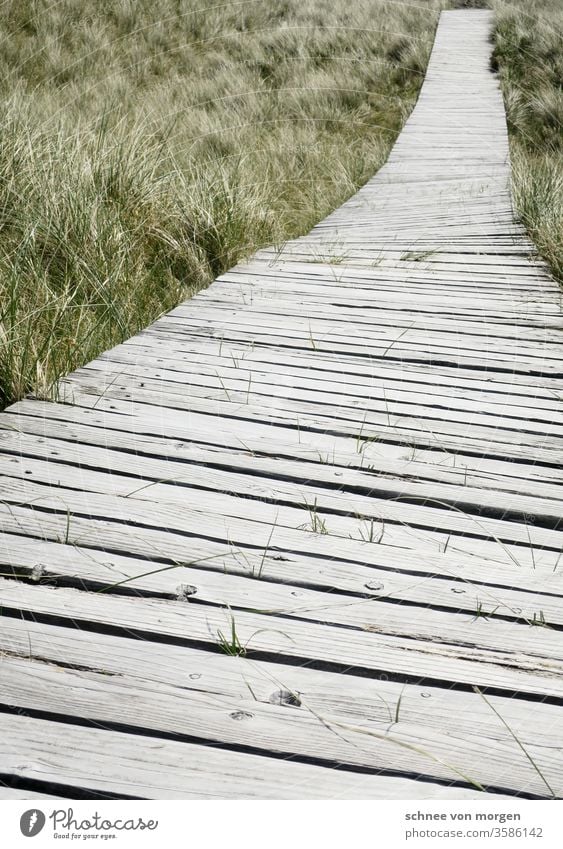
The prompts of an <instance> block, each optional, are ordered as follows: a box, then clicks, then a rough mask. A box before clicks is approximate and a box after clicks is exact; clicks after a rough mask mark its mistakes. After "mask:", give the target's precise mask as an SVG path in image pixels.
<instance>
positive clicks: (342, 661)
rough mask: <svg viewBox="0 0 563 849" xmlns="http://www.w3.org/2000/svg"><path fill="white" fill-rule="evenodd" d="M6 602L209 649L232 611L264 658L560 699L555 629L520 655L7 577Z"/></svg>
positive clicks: (241, 635) (561, 674) (35, 613)
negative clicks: (20, 581) (27, 582)
mask: <svg viewBox="0 0 563 849" xmlns="http://www.w3.org/2000/svg"><path fill="white" fill-rule="evenodd" d="M0 601H1V604H2V608H3V610H4V612H5V614H6V613H7V612H9V611H13V613H14V615H17V616H20V615H22V614H24V613H25V614H27V615H28V616H30V617H31V618H35V617H39V616H43V617H49V618H50V620H51V621H53V620H54V621H55V622H60V621H61V619H66V620H69V624H71V623H72V622H76V623H79V626H80V628H82V629H87V628H88V629H91V628H92V627H93V626H95V627H94V630H101V631H102V632H103V631H105V630H107V629H113V631H114V632H117V633H120V632H121V633H122V635H123V636H126V635H127V634H131V633H132V634H138V635H139V636H144V637H145V638H147V637H149V635H150V639H159V640H163V639H164V640H167V641H169V642H172V643H180V644H182V643H184V644H186V645H190V644H191V645H198V646H204V647H206V648H207V650H208V651H217V650H219V647H220V644H221V639H222V638H221V634H228V635H229V637H230V629H231V627H232V621H233V619H232V618H233V617H234V620H235V626H236V633H237V635H238V639H239V640H240V643H241V645H242V646H246V647H247V650H248V652H249V654H251V655H252V656H256V657H262V658H263V659H270V658H272V657H278V658H279V659H280V660H282V661H283V662H299V663H301V664H305V663H310V662H314V663H317V664H319V665H320V666H321V668H323V667H324V668H327V669H331V670H333V671H340V672H343V671H344V670H352V671H355V672H356V674H364V675H366V676H369V677H372V678H378V677H379V676H380V675H381V674H384V675H393V676H396V677H398V678H399V680H400V679H401V678H402V680H403V681H405V680H408V681H416V682H418V683H422V682H427V683H436V682H438V683H439V684H440V685H441V686H446V687H448V686H462V687H463V688H465V689H470V688H471V687H472V686H474V685H477V686H479V687H481V688H486V689H492V690H496V691H501V692H503V693H506V694H507V695H516V694H523V695H528V696H533V697H537V696H539V697H540V698H552V699H556V700H559V699H561V698H563V662H562V661H561V660H560V657H561V645H560V643H561V639H560V637H559V636H558V635H556V636H555V637H553V636H552V635H549V636H546V634H548V631H547V630H546V629H543V628H535V629H534V636H535V640H534V643H535V641H536V640H537V641H538V643H539V648H538V651H537V653H535V652H534V651H533V650H530V649H529V648H528V649H527V650H525V651H526V653H523V652H520V651H516V652H515V651H513V650H512V648H511V641H507V640H506V637H505V638H504V643H503V645H502V646H501V647H499V648H496V647H495V648H489V647H485V648H480V647H478V646H475V645H474V644H472V643H470V644H467V641H466V640H463V641H462V642H461V643H460V642H456V641H452V642H450V643H442V642H436V641H433V640H432V639H423V638H420V637H419V638H411V637H405V638H402V637H400V636H396V635H394V634H387V633H385V632H378V631H376V630H362V631H360V630H356V629H350V628H341V627H338V626H334V625H325V624H321V623H316V622H306V621H302V620H300V619H297V618H294V619H291V620H290V619H288V618H286V617H285V616H280V615H277V614H276V615H274V614H264V613H254V612H249V611H246V610H238V609H237V610H236V612H235V613H233V612H231V611H229V610H228V609H226V608H219V607H215V606H212V605H207V604H201V605H200V604H197V603H195V604H190V603H184V602H172V601H167V600H161V599H146V598H128V597H122V596H119V595H111V594H108V593H103V594H100V593H93V592H84V591H80V590H75V589H67V588H63V587H58V588H56V589H54V588H49V587H42V586H29V585H28V586H23V587H22V586H21V585H20V584H18V583H17V582H14V581H10V580H5V579H2V580H1V581H0ZM476 624H477V625H478V627H479V623H476ZM486 624H487V623H485V625H486ZM488 624H490V623H488ZM499 624H503V623H496V622H495V627H497V626H498V625H499ZM481 625H482V623H481ZM520 627H525V628H526V630H527V629H528V627H529V626H517V625H514V624H511V625H510V626H509V627H508V630H509V631H510V633H511V635H512V634H513V633H514V632H515V631H516V630H517V629H518V628H520ZM539 632H541V634H539V636H538V633H539ZM229 637H227V639H228V638H229ZM501 642H502V641H501ZM509 646H510V648H509Z"/></svg>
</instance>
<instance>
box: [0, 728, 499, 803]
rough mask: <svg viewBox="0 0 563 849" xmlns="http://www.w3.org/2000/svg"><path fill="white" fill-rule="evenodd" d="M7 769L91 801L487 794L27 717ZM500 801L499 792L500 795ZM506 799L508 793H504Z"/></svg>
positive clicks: (8, 738)
mask: <svg viewBox="0 0 563 849" xmlns="http://www.w3.org/2000/svg"><path fill="white" fill-rule="evenodd" d="M2 725H3V729H4V734H3V736H2V741H1V742H0V752H1V754H2V762H3V763H4V769H5V771H6V773H10V774H12V775H13V776H14V778H16V779H17V778H27V779H33V780H34V781H39V782H44V783H54V784H63V785H66V786H70V787H74V788H76V791H77V792H80V791H81V792H82V793H83V792H84V791H86V792H87V796H86V798H96V797H97V798H104V795H106V796H107V794H110V797H111V795H112V796H113V797H114V798H115V797H117V798H123V797H130V798H141V799H386V798H406V799H408V798H414V799H424V798H427V799H448V798H450V799H452V798H453V799H465V798H469V799H472V798H482V795H483V794H482V793H480V792H479V791H477V790H473V789H466V788H462V787H448V786H447V784H446V785H445V786H444V785H442V784H436V783H428V784H427V783H425V782H424V783H421V782H418V781H416V780H413V779H403V778H396V777H394V776H387V775H386V776H384V777H381V776H377V775H361V774H360V775H358V774H355V773H352V772H349V771H346V770H336V769H333V770H331V769H326V768H324V767H318V766H314V765H311V764H301V763H292V762H291V761H288V760H281V759H277V758H264V757H263V756H260V755H254V754H251V753H246V752H245V753H242V752H229V751H227V750H225V749H215V748H213V747H211V746H204V745H197V744H190V743H180V742H176V741H173V740H165V739H159V738H158V737H147V736H142V735H135V736H134V737H131V735H129V734H126V733H123V732H112V731H102V730H100V729H98V728H81V727H78V726H76V725H72V724H70V723H58V722H51V721H48V720H38V719H35V718H32V717H25V716H10V715H7V714H5V715H4V716H3V717H2ZM494 798H495V799H496V798H498V796H496V795H495V796H494ZM501 798H503V797H502V796H501Z"/></svg>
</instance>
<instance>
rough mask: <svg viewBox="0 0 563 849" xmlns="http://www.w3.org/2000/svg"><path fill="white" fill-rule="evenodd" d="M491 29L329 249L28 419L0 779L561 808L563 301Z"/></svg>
mask: <svg viewBox="0 0 563 849" xmlns="http://www.w3.org/2000/svg"><path fill="white" fill-rule="evenodd" d="M491 23H492V21H491V17H490V13H489V12H482V11H460V12H446V13H443V14H442V17H441V19H440V24H439V28H438V32H437V37H436V43H435V46H434V50H433V53H432V58H431V61H430V65H429V68H428V73H427V75H426V80H425V83H424V86H423V89H422V92H421V95H420V98H419V101H418V104H417V106H416V108H415V110H414V112H413V114H412V116H411V117H410V119H409V120H408V122H407V124H406V126H405V128H404V130H403V132H402V133H401V136H400V138H399V140H398V142H397V144H396V145H395V147H394V150H393V152H392V154H391V156H390V158H389V161H388V163H387V164H386V165H385V166H384V167H383V168H382V169H381V170H380V171H379V173H378V174H377V176H376V177H375V178H374V179H373V180H371V181H370V182H369V183H368V184H367V185H366V186H365V187H364V188H363V189H362V190H361V191H359V192H358V193H357V194H356V195H355V196H354V197H353V198H351V200H349V201H348V202H347V203H345V204H344V205H343V206H342V207H340V208H339V209H337V210H336V211H335V212H334V213H333V214H332V215H330V216H329V217H328V218H327V219H326V220H324V221H323V222H321V223H320V224H319V225H318V226H317V227H315V228H314V230H313V231H312V232H311V233H310V234H309V235H308V236H306V237H304V238H301V239H296V240H295V241H293V242H290V243H288V244H286V245H285V246H284V247H283V249H281V250H278V251H276V250H274V249H271V250H262V251H260V252H259V253H257V254H256V255H255V256H254V257H253V258H252V259H251V260H250V261H249V262H247V263H244V264H241V265H239V266H237V267H236V268H234V269H232V270H231V271H229V272H228V273H226V274H224V275H222V276H221V278H220V279H219V280H217V281H216V282H215V283H214V284H213V285H212V286H210V287H209V289H207V290H206V291H204V292H201V293H200V294H199V295H197V296H196V297H194V298H192V299H191V300H190V301H188V302H186V303H184V304H182V305H181V306H180V307H178V308H177V309H175V310H173V311H172V312H171V313H170V314H168V315H167V316H165V317H164V318H161V319H160V320H159V321H157V322H156V323H155V324H153V325H152V326H151V327H149V328H148V329H147V330H145V331H144V332H142V333H140V334H139V335H138V336H135V337H134V338H133V339H130V340H129V341H128V342H126V343H125V344H123V345H119V346H118V347H116V348H114V349H113V350H111V351H108V352H107V353H105V354H103V355H102V356H101V357H99V358H98V359H97V360H95V361H94V362H92V363H89V364H88V365H87V366H85V367H84V368H82V369H79V370H78V371H77V372H75V373H74V374H71V375H70V376H69V377H68V378H67V379H65V380H64V381H62V382H61V385H60V400H59V402H57V403H52V402H44V401H40V400H33V399H29V400H24V401H21V402H20V403H18V404H15V405H14V406H12V407H10V408H9V409H8V410H7V411H6V412H4V413H2V414H0V429H1V430H0V438H1V447H2V449H3V451H2V452H1V456H0V472H1V473H2V478H1V480H0V488H1V496H0V497H1V502H2V503H1V507H0V511H1V513H0V521H1V531H2V533H1V543H2V545H1V548H0V551H1V557H2V573H3V577H2V578H0V605H1V619H0V675H1V678H0V680H1V688H0V710H1V711H2V740H1V743H0V781H1V783H2V784H3V785H5V786H3V787H2V788H1V789H0V797H4V798H21V797H22V796H23V797H26V798H34V797H37V796H40V795H46V794H48V795H50V796H53V795H55V796H60V797H65V798H96V797H100V798H116V797H117V798H121V797H135V798H139V797H140V798H168V799H178V798H261V799H264V798H273V799H285V798H300V799H312V798H370V799H381V798H415V799H416V798H450V799H451V798H454V799H467V798H482V794H483V790H481V789H480V788H483V789H484V791H485V792H486V793H488V794H492V795H491V796H489V798H499V797H503V796H504V797H509V796H514V795H522V796H524V797H527V798H534V797H550V796H553V795H556V796H561V795H562V794H563V757H562V751H561V746H562V740H563V711H562V710H561V703H562V702H563V639H562V633H561V632H562V628H563V605H562V604H561V597H562V595H563V584H562V579H561V571H562V569H563V558H561V560H560V548H561V533H560V532H559V531H558V530H557V527H558V521H559V517H560V516H561V506H562V489H561V475H560V471H559V468H558V467H559V465H560V462H561V457H562V451H561V448H562V442H561V436H562V434H563V427H562V424H563V422H562V417H561V409H560V387H559V380H560V378H561V374H562V371H563V363H562V361H561V360H562V357H561V347H560V343H561V336H560V330H561V326H562V319H561V313H560V293H559V290H558V288H557V286H556V284H555V283H554V282H553V281H552V280H551V279H550V278H549V276H548V274H547V272H546V271H545V269H544V266H543V265H542V263H541V262H540V261H539V260H538V259H537V258H536V257H535V255H534V252H533V249H532V246H531V244H530V243H529V242H528V241H527V239H526V237H525V235H524V233H523V230H522V228H521V226H520V225H519V224H518V223H516V222H515V218H514V215H513V210H512V204H511V197H510V188H509V161H508V145H507V134H506V125H505V117H504V111H503V104H502V99H501V94H500V92H499V88H498V83H497V80H496V79H495V77H494V76H493V74H492V73H491V72H490V70H489V57H490V52H491V46H490V43H489V32H490V28H491Z"/></svg>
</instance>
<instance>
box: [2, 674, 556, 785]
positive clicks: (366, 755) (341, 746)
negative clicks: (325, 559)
mask: <svg viewBox="0 0 563 849" xmlns="http://www.w3.org/2000/svg"><path fill="white" fill-rule="evenodd" d="M31 679H32V680H31ZM2 682H3V693H2V697H1V698H2V700H3V702H4V704H8V705H10V704H11V702H12V700H13V699H16V700H17V704H18V705H22V706H23V708H24V709H28V710H29V709H31V710H42V711H47V712H49V713H53V714H55V715H57V714H58V715H61V714H62V715H65V716H68V719H69V721H70V722H72V719H73V717H74V716H79V717H87V718H88V719H89V720H90V721H92V722H96V723H100V724H102V726H103V725H104V724H106V723H109V724H110V727H111V725H113V726H114V727H115V725H116V724H117V725H120V726H122V727H123V726H125V727H129V728H135V729H143V730H144V731H145V732H150V731H153V732H157V733H158V732H160V734H162V733H164V734H176V735H179V736H180V737H181V738H182V737H183V738H184V740H185V739H186V738H188V739H189V738H192V739H193V738H196V739H197V738H199V739H200V740H201V737H202V732H201V729H202V728H205V738H206V742H208V741H209V742H213V743H220V744H221V746H222V750H223V751H225V749H228V748H229V746H230V747H242V746H246V747H251V748H252V749H254V750H255V751H256V750H259V751H260V750H261V751H262V752H263V753H264V754H266V755H267V754H270V753H272V754H275V755H276V756H277V757H279V756H282V757H287V758H291V759H292V760H293V761H298V760H299V759H300V758H301V759H310V760H316V761H317V762H319V765H320V764H322V765H325V766H326V767H327V768H329V769H330V768H334V767H335V766H336V765H338V767H339V768H342V767H361V768H364V769H366V770H369V771H370V772H371V773H374V772H377V771H379V770H385V771H387V772H393V773H395V774H399V775H400V774H401V773H402V774H403V775H404V776H405V778H408V777H411V776H421V777H424V778H425V779H429V778H430V779H431V778H434V779H438V780H445V781H456V780H457V781H458V782H460V783H464V784H469V782H468V781H464V780H463V778H462V775H463V776H467V777H468V778H469V779H470V781H473V782H476V783H478V784H479V785H481V786H483V787H485V788H490V789H495V790H497V791H498V790H500V791H501V792H502V791H504V792H505V793H506V792H510V790H512V789H516V790H517V792H518V791H520V792H521V788H522V787H525V788H526V792H527V793H528V794H537V795H539V796H545V795H546V790H547V788H546V785H545V782H544V781H543V780H542V779H541V778H540V777H539V776H538V775H537V774H536V773H535V772H534V770H533V769H532V768H531V767H530V765H529V764H528V763H527V762H526V760H525V759H524V758H522V759H521V760H520V762H518V759H517V758H515V756H514V746H515V743H514V740H513V739H512V738H510V737H509V736H508V735H506V736H505V739H498V738H497V739H496V740H494V741H493V740H491V739H490V738H489V739H486V740H484V739H483V738H481V737H476V736H475V735H474V734H473V735H468V736H467V737H462V736H461V735H459V732H458V733H457V734H455V735H452V733H451V731H450V733H444V731H443V730H437V729H436V730H431V729H429V728H427V727H424V726H417V725H414V724H412V723H409V722H408V721H407V720H406V719H405V718H404V717H403V719H401V717H400V715H399V721H398V722H393V721H392V722H389V720H387V721H384V722H374V721H373V720H368V719H367V718H364V719H363V721H362V722H361V723H360V722H359V721H358V720H355V721H353V722H352V721H351V720H350V719H349V718H346V717H342V716H340V715H339V714H334V713H332V712H330V713H328V712H325V713H323V714H322V715H321V717H320V718H319V716H317V715H316V712H313V711H312V710H311V709H309V708H308V706H307V704H306V702H304V701H303V700H302V699H301V698H300V697H295V696H294V699H296V698H297V700H298V701H299V702H301V703H300V704H298V705H283V704H277V705H276V704H271V703H264V702H261V701H258V700H257V699H255V698H252V696H251V694H250V692H249V693H248V696H247V698H245V699H240V698H232V697H229V696H227V695H224V694H223V695H221V696H219V695H217V694H207V693H202V692H198V691H196V690H189V689H186V688H182V689H181V688H179V687H165V686H163V685H158V684H156V683H150V684H149V683H148V682H143V685H142V686H141V682H140V681H139V680H137V679H135V678H133V677H131V676H130V675H129V674H127V673H126V672H125V673H124V674H122V675H120V676H119V680H118V681H114V680H111V678H110V677H109V676H107V675H104V674H98V673H95V672H88V671H83V670H70V669H63V668H60V667H56V666H55V665H54V664H45V663H41V662H37V661H34V660H30V659H29V658H28V659H25V660H21V659H12V658H5V659H4V660H3V661H2ZM69 690H71V691H73V692H75V693H76V697H75V699H74V700H73V703H72V704H71V705H70V709H69V706H68V692H69ZM274 692H275V691H274ZM236 717H240V719H239V720H238V721H237V720H236ZM342 726H344V727H342ZM448 730H449V729H448ZM288 731H289V734H288ZM499 736H500V735H499ZM288 738H289V739H288ZM410 747H412V748H410ZM414 747H416V748H417V749H418V751H414ZM485 752H486V756H485ZM529 754H530V756H531V757H532V758H533V759H534V761H535V762H537V763H539V764H541V767H540V768H541V770H542V773H543V774H544V776H545V778H546V780H547V781H548V783H549V786H551V787H552V788H553V790H554V792H556V793H557V792H561V793H563V779H562V777H561V764H562V763H563V758H562V755H563V751H562V750H561V749H553V750H550V749H547V751H546V748H545V747H540V746H538V745H537V744H531V745H530V749H529ZM447 758H450V759H453V763H451V764H450V763H449V762H448V761H447V760H446V759H447ZM445 760H446V763H447V765H446V764H444V761H445ZM508 763H510V764H511V767H510V769H507V764H508ZM457 764H462V767H459V766H458V765H457ZM268 767H269V764H268ZM476 776H478V777H476ZM469 786H471V785H470V784H469ZM548 795H549V793H548Z"/></svg>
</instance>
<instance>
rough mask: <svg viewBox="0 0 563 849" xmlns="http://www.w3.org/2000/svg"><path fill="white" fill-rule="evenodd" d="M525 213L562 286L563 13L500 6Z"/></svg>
mask: <svg viewBox="0 0 563 849" xmlns="http://www.w3.org/2000/svg"><path fill="white" fill-rule="evenodd" d="M493 7H494V10H495V18H496V25H495V32H494V44H495V48H494V54H493V67H494V68H495V69H496V70H498V71H499V74H500V81H501V86H502V89H503V93H504V99H505V105H506V111H507V119H508V129H509V134H510V148H511V159H512V170H513V193H514V201H515V204H516V208H517V210H518V213H519V215H520V217H521V219H522V221H523V223H524V224H525V226H526V228H527V230H528V233H529V235H530V237H531V238H532V239H533V240H534V242H535V243H536V245H537V247H538V250H539V252H540V254H541V255H542V256H543V257H544V259H545V260H546V261H547V262H548V264H549V266H550V268H551V271H552V273H553V274H554V276H555V277H556V278H557V279H558V280H559V281H560V282H563V5H562V4H561V2H560V0H510V2H509V3H508V2H504V0H502V2H501V0H493Z"/></svg>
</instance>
